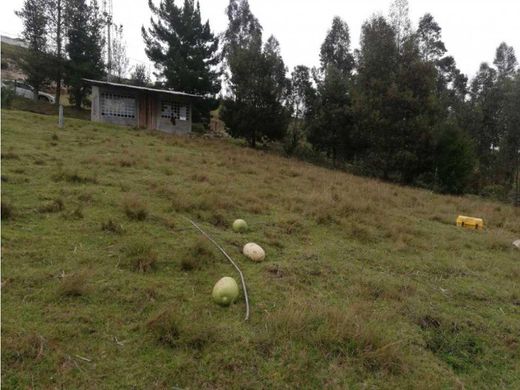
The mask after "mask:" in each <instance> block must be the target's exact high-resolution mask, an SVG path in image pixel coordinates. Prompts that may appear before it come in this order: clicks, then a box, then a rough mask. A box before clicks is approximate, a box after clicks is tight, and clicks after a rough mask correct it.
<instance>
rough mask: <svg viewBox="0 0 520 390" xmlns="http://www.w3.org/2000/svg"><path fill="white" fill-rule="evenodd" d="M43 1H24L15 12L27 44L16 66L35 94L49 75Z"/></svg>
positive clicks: (49, 65)
mask: <svg viewBox="0 0 520 390" xmlns="http://www.w3.org/2000/svg"><path fill="white" fill-rule="evenodd" d="M45 7H46V3H45V1H44V0H25V1H24V4H23V8H22V9H21V10H20V11H17V12H16V15H17V16H18V17H20V18H21V19H22V22H23V25H24V29H23V32H22V36H23V38H24V40H25V41H26V42H27V43H28V50H26V51H24V52H23V54H22V55H21V56H20V57H18V58H16V61H17V62H18V65H19V66H20V68H21V69H22V70H23V72H24V73H25V75H26V81H27V83H28V84H29V85H31V86H32V87H33V88H34V90H35V92H36V93H35V100H37V99H38V95H37V92H38V91H39V90H40V89H41V87H42V86H44V85H45V84H47V82H48V80H49V77H50V74H51V64H50V62H51V61H50V56H49V54H48V53H47V49H48V48H47V32H48V31H47V29H48V26H47V17H46V12H45Z"/></svg>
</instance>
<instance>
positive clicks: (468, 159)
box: [435, 123, 475, 194]
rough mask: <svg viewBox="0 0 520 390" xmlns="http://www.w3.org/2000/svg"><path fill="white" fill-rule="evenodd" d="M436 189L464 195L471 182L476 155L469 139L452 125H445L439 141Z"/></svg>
mask: <svg viewBox="0 0 520 390" xmlns="http://www.w3.org/2000/svg"><path fill="white" fill-rule="evenodd" d="M435 164H436V174H437V176H438V182H437V183H436V187H437V188H436V189H437V190H439V191H441V192H447V193H452V194H463V193H464V192H465V190H466V189H467V186H468V184H469V182H470V180H471V177H472V173H473V168H474V166H475V154H474V150H473V145H472V142H471V140H470V139H469V137H468V136H467V135H466V134H464V133H463V132H462V131H461V130H460V129H458V128H457V127H455V126H454V125H452V124H449V123H447V124H445V125H444V126H443V128H442V129H441V131H440V135H439V138H438V140H437V147H436V155H435Z"/></svg>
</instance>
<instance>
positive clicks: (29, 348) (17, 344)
mask: <svg viewBox="0 0 520 390" xmlns="http://www.w3.org/2000/svg"><path fill="white" fill-rule="evenodd" d="M46 347H47V342H46V340H45V339H44V338H43V337H42V336H41V335H40V334H38V333H36V332H28V333H24V334H16V335H14V336H11V337H8V338H4V337H2V364H4V363H7V364H6V365H7V366H8V365H9V364H13V363H16V364H22V363H25V362H30V363H31V364H32V363H35V362H38V361H40V360H41V359H42V358H43V356H44V354H45V349H46Z"/></svg>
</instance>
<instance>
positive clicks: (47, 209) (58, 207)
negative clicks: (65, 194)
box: [38, 198, 65, 213]
mask: <svg viewBox="0 0 520 390" xmlns="http://www.w3.org/2000/svg"><path fill="white" fill-rule="evenodd" d="M64 209H65V203H63V199H61V198H56V199H54V200H53V201H50V202H46V203H45V204H43V205H41V206H40V207H39V208H38V211H39V212H40V213H59V212H60V211H63V210H64Z"/></svg>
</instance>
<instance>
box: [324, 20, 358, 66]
mask: <svg viewBox="0 0 520 390" xmlns="http://www.w3.org/2000/svg"><path fill="white" fill-rule="evenodd" d="M320 62H321V67H322V69H326V68H328V67H329V66H334V67H335V68H336V69H338V70H339V71H340V72H341V73H343V74H350V72H352V70H353V69H354V56H353V55H352V53H351V52H350V33H349V29H348V25H347V23H346V22H344V21H343V20H341V18H340V17H339V16H335V17H334V19H333V20H332V27H331V28H330V30H329V31H328V33H327V36H326V37H325V41H324V42H323V44H322V45H321V49H320Z"/></svg>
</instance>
